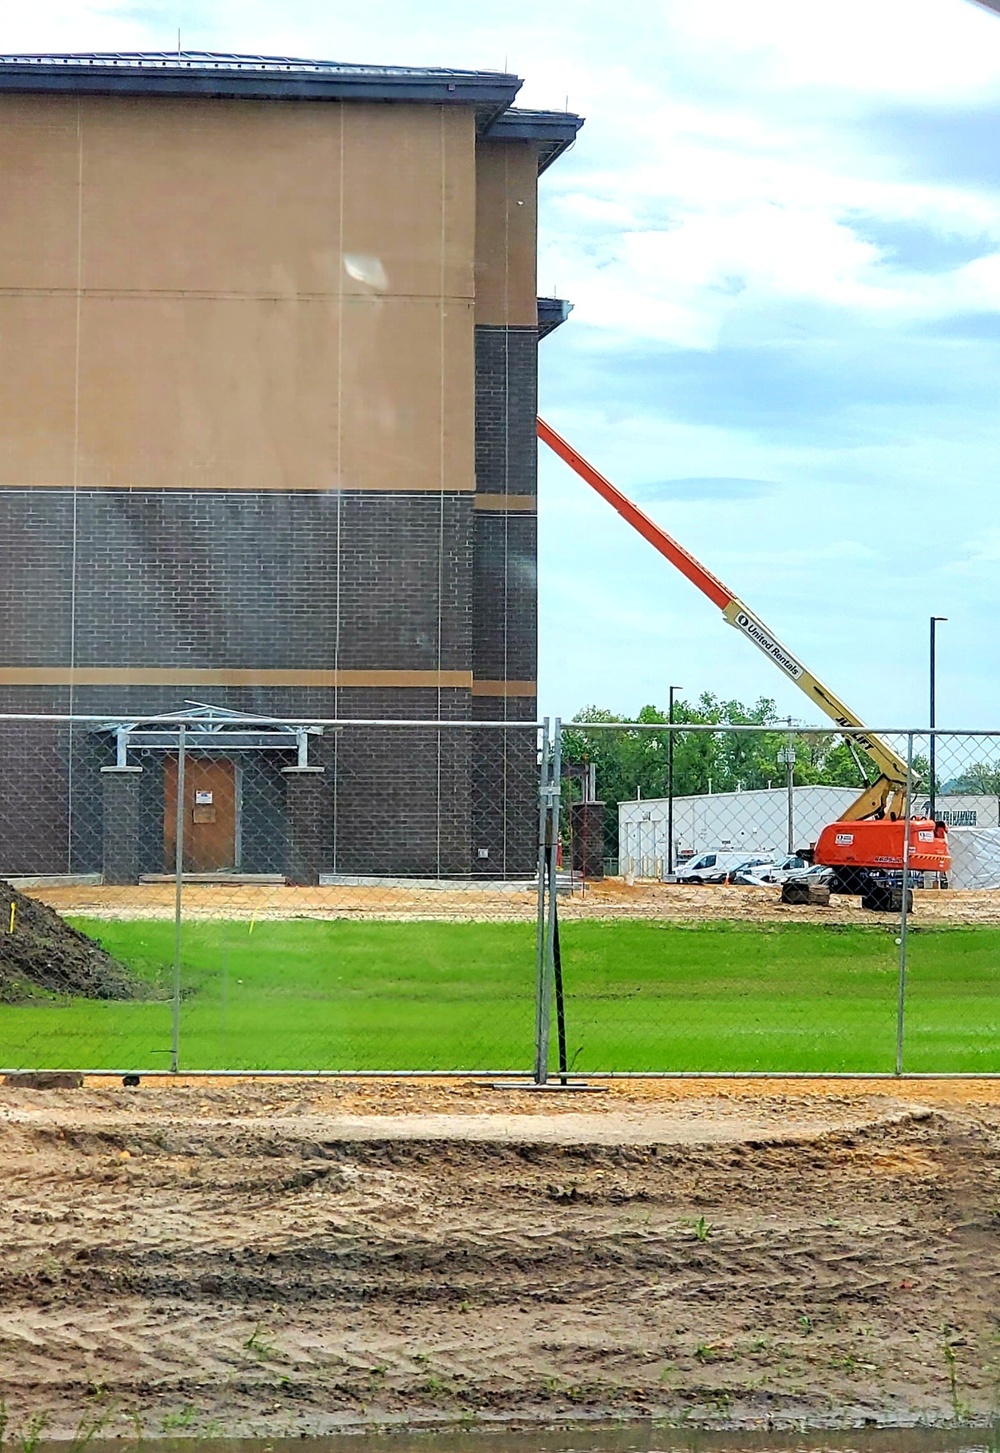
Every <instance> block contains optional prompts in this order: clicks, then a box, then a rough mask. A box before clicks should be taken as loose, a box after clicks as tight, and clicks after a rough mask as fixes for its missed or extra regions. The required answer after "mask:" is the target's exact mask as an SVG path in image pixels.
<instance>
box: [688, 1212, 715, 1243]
mask: <svg viewBox="0 0 1000 1453" xmlns="http://www.w3.org/2000/svg"><path fill="white" fill-rule="evenodd" d="M684 1225H685V1226H687V1227H688V1229H689V1230H691V1231H693V1232H694V1235H695V1240H696V1241H707V1240H708V1238H709V1237H710V1236H712V1235H713V1234H714V1232H715V1227H714V1226H713V1225H712V1223H711V1221H706V1220H705V1218H704V1216H699V1217H698V1219H697V1221H693V1220H688V1221H685V1222H684Z"/></svg>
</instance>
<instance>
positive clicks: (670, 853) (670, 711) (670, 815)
mask: <svg viewBox="0 0 1000 1453" xmlns="http://www.w3.org/2000/svg"><path fill="white" fill-rule="evenodd" d="M683 690H684V688H683V686H671V688H670V692H669V695H670V703H669V706H668V707H667V721H668V723H669V724H670V726H671V727H672V726H673V724H674V693H675V692H677V691H683ZM673 871H674V734H673V732H672V731H670V732H668V733H667V877H668V878H669V877H671V876H672V875H673Z"/></svg>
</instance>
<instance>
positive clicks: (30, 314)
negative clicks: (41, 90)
mask: <svg viewBox="0 0 1000 1453" xmlns="http://www.w3.org/2000/svg"><path fill="white" fill-rule="evenodd" d="M475 196H476V179H475V142H474V132H473V118H472V114H471V111H469V110H468V109H466V108H459V107H446V108H438V107H431V106H405V105H393V106H388V105H366V104H353V103H351V104H345V105H341V104H338V103H328V102H324V103H296V104H277V103H267V102H261V103H251V102H224V101H189V100H177V101H169V100H159V99H149V100H145V99H112V98H85V99H81V100H77V99H75V98H71V97H70V98H62V97H53V98H47V97H3V98H0V198H2V207H0V485H18V484H21V485H66V484H73V483H76V484H79V485H81V486H96V487H102V486H103V487H108V486H116V487H127V486H130V485H132V486H143V487H156V488H164V487H188V488H189V487H191V486H197V485H203V486H207V487H213V488H236V489H240V488H244V489H261V488H265V489H266V488H279V489H280V488H293V489H295V488H298V489H302V488H305V489H323V488H336V487H338V486H343V487H348V488H367V489H400V488H402V489H439V488H445V489H461V490H469V489H471V488H472V487H473V366H472V326H473V311H474V293H475V288H474V254H475Z"/></svg>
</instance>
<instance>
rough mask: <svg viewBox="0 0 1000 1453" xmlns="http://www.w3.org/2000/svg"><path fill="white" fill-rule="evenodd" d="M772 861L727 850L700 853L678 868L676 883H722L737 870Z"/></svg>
mask: <svg viewBox="0 0 1000 1453" xmlns="http://www.w3.org/2000/svg"><path fill="white" fill-rule="evenodd" d="M773 861H774V860H773V858H764V857H753V858H752V857H748V856H747V854H746V853H745V852H742V853H741V852H731V851H729V850H724V851H721V852H715V853H702V854H701V856H700V857H697V858H692V859H691V861H690V862H688V863H685V864H684V865H683V866H682V867H681V866H678V869H677V881H678V883H724V882H725V881H726V879H727V878H728V877H730V875H731V874H732V873H735V872H736V871H737V870H738V869H749V868H750V867H751V866H759V865H762V864H764V863H770V862H773Z"/></svg>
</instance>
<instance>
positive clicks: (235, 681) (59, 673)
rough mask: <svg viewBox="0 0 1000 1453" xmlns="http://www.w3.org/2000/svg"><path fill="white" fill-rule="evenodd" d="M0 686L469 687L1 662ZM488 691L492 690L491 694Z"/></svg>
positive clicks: (443, 679) (351, 676)
mask: <svg viewBox="0 0 1000 1453" xmlns="http://www.w3.org/2000/svg"><path fill="white" fill-rule="evenodd" d="M0 686H321V687H332V686H343V687H348V686H386V687H404V688H407V687H418V688H424V689H426V688H428V687H430V688H431V689H432V690H434V689H439V688H444V687H447V688H452V689H456V690H459V691H462V690H464V691H470V690H472V689H473V685H472V672H471V671H304V670H288V671H262V670H257V669H255V668H253V667H249V668H243V667H220V668H215V667H213V668H203V667H198V666H162V667H158V666H76V667H71V666H0ZM491 694H492V693H491Z"/></svg>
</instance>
